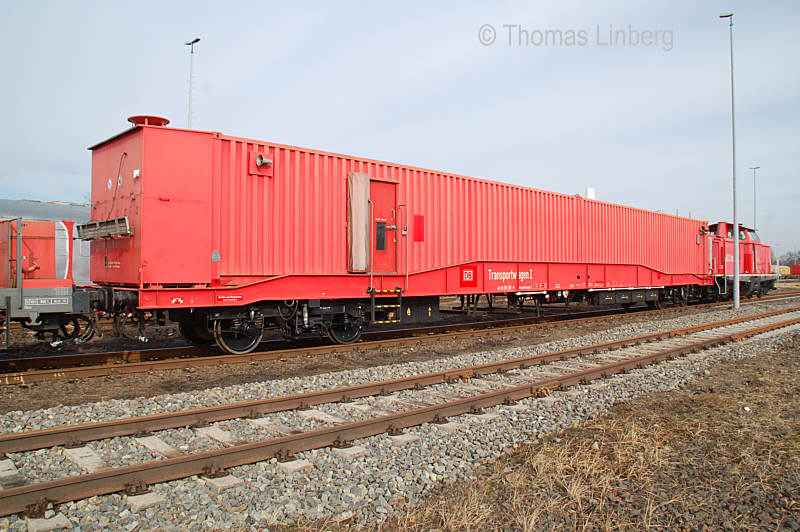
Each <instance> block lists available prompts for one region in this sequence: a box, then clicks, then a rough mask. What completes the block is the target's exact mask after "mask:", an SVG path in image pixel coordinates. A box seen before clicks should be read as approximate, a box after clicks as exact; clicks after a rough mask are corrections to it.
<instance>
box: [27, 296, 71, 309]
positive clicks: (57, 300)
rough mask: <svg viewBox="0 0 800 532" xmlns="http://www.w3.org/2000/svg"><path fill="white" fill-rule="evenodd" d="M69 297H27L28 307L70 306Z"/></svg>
mask: <svg viewBox="0 0 800 532" xmlns="http://www.w3.org/2000/svg"><path fill="white" fill-rule="evenodd" d="M69 304H70V302H69V298H68V297H26V298H25V306H26V307H39V306H44V305H69Z"/></svg>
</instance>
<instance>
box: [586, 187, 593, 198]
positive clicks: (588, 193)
mask: <svg viewBox="0 0 800 532" xmlns="http://www.w3.org/2000/svg"><path fill="white" fill-rule="evenodd" d="M586 199H595V197H594V187H586Z"/></svg>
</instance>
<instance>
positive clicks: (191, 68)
mask: <svg viewBox="0 0 800 532" xmlns="http://www.w3.org/2000/svg"><path fill="white" fill-rule="evenodd" d="M198 42H200V37H195V38H194V39H192V40H191V41H186V42H185V43H183V44H185V45H186V46H188V47H189V50H190V51H189V106H188V110H187V112H186V127H187V128H188V129H192V81H193V79H194V45H195V44H197V43H198Z"/></svg>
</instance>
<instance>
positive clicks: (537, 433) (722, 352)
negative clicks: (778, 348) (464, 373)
mask: <svg viewBox="0 0 800 532" xmlns="http://www.w3.org/2000/svg"><path fill="white" fill-rule="evenodd" d="M789 306H794V305H793V304H792V303H789V304H787V303H766V302H765V303H764V304H761V305H754V306H750V307H748V308H747V309H743V311H741V312H740V313H739V314H737V315H747V314H755V313H758V312H765V311H768V310H773V309H778V308H786V307H789ZM731 317H733V313H732V312H731V311H713V312H707V313H703V314H693V315H689V316H681V317H678V318H675V319H672V320H666V321H661V322H658V323H636V324H630V325H625V326H621V327H616V328H613V329H609V330H608V331H603V332H598V333H594V334H590V335H586V336H582V337H579V338H574V339H568V340H560V341H557V342H550V343H547V344H542V345H539V346H536V347H532V348H525V349H522V348H513V349H495V350H492V351H487V352H477V353H469V354H463V355H458V356H454V357H449V358H445V359H438V360H428V361H422V362H412V363H404V364H396V365H392V366H384V367H374V368H363V369H358V370H350V371H344V372H337V373H330V374H324V375H315V376H310V377H303V378H291V379H285V380H281V381H269V382H264V383H249V384H244V385H237V386H231V387H227V388H217V389H211V390H205V391H202V392H192V393H183V394H172V395H164V396H159V397H154V398H151V399H133V400H112V401H103V402H99V403H92V404H89V405H82V406H69V407H67V406H60V407H55V408H49V409H44V410H38V411H29V412H23V411H14V412H9V413H8V414H6V415H4V416H2V418H1V419H0V431H2V432H15V431H20V430H29V429H40V428H47V427H52V426H58V425H63V424H75V423H84V422H89V421H98V420H102V419H112V418H116V417H126V416H131V415H146V414H151V413H158V412H164V411H175V410H181V409H186V408H194V407H199V406H213V405H218V404H223V403H229V402H235V401H244V400H252V399H258V398H263V397H270V396H275V395H283V394H288V393H296V392H300V391H310V390H315V389H321V388H328V387H336V386H344V385H349V384H357V383H361V382H368V381H372V380H380V379H388V378H396V377H400V376H405V375H411V374H416V373H423V372H431V371H440V370H443V369H446V368H452V367H459V366H464V365H472V364H477V363H482V362H486V361H489V360H497V359H503V358H510V357H515V356H527V355H531V354H536V353H542V352H547V351H552V350H557V349H568V348H572V347H577V346H580V345H587V344H592V343H598V342H603V341H609V340H612V339H617V338H621V337H629V336H635V335H640V334H647V333H651V332H656V331H658V330H663V329H665V328H680V327H688V326H693V325H699V324H701V323H708V322H715V321H721V320H724V319H728V318H731ZM798 334H800V327H798V326H795V327H793V328H791V329H784V330H782V331H776V332H774V333H769V334H766V335H762V336H760V337H758V338H755V339H752V340H748V341H745V342H741V343H738V344H736V345H731V346H724V347H721V348H717V349H714V350H710V351H706V352H704V353H699V354H695V355H691V356H688V357H685V358H682V359H678V360H675V361H672V362H669V363H665V364H661V365H659V366H657V367H654V368H647V369H644V370H639V371H635V372H631V373H630V374H627V375H621V376H617V377H613V378H611V379H609V380H607V381H604V382H603V383H598V384H594V385H591V386H585V387H578V388H575V389H572V390H569V391H566V392H556V393H555V394H554V395H553V396H552V397H549V398H544V399H536V400H526V401H522V402H521V403H520V404H521V405H523V406H528V407H530V410H527V411H524V410H519V409H514V408H509V407H502V406H501V407H496V408H494V409H491V410H489V411H488V412H490V413H496V414H498V417H497V418H495V419H493V420H491V421H487V422H479V421H477V420H476V419H475V418H472V417H470V416H461V417H459V418H456V419H454V421H457V422H459V423H463V424H464V427H463V428H462V429H461V430H458V431H456V432H454V433H452V434H447V433H444V432H443V431H442V430H441V429H440V428H439V427H437V426H435V425H423V426H421V427H416V428H413V429H409V430H408V431H407V432H408V433H413V434H416V435H418V436H420V440H418V441H417V442H414V443H411V444H409V445H408V446H403V447H395V446H392V445H391V443H390V441H389V439H388V438H387V437H386V436H385V435H380V436H375V437H372V438H367V439H364V440H361V441H359V442H357V443H358V444H359V445H363V446H365V447H366V448H367V451H368V454H367V455H366V456H362V457H359V458H356V459H343V458H340V457H338V456H337V455H336V454H334V453H332V452H331V451H330V450H329V449H320V450H316V451H309V452H306V453H300V455H299V456H298V458H304V459H306V460H308V461H310V462H311V463H312V464H313V468H312V469H311V470H310V471H308V472H304V473H295V474H284V473H282V472H280V470H279V469H278V467H277V465H276V463H275V461H274V460H272V461H269V462H262V463H259V464H253V465H248V466H242V467H237V468H233V469H232V470H231V473H232V474H234V475H235V476H237V477H238V478H240V479H242V480H243V481H244V482H243V484H242V485H240V486H238V487H235V488H232V489H230V490H227V491H225V492H221V493H215V492H213V491H211V490H210V489H208V487H206V486H205V485H204V482H203V481H202V480H201V479H198V478H197V477H192V478H189V479H184V480H180V481H174V482H169V483H165V484H161V485H157V486H154V487H153V491H155V492H157V493H161V494H163V495H164V496H165V497H166V499H167V501H169V503H168V504H166V505H163V506H159V507H154V508H150V509H147V510H145V511H144V512H141V513H138V514H132V513H131V512H130V511H129V510H128V509H127V505H126V503H125V501H124V498H123V497H121V496H119V495H112V496H107V497H93V498H91V499H87V500H82V501H77V502H75V503H68V504H66V505H62V506H61V507H60V508H59V511H61V512H63V513H64V515H65V516H66V517H67V518H68V519H70V521H71V522H72V523H73V524H74V525H76V526H79V527H81V528H82V529H87V530H88V529H100V528H104V527H112V528H125V529H128V530H133V529H135V528H137V527H142V528H148V529H150V528H160V529H186V528H197V527H205V528H215V527H229V526H238V527H244V528H248V527H250V526H252V527H255V528H258V527H263V526H265V525H269V524H274V523H286V522H292V521H294V520H296V519H298V518H300V519H305V518H308V519H326V518H332V519H344V518H350V517H353V516H358V517H359V518H361V519H377V520H383V519H385V518H386V517H387V516H388V515H389V514H390V513H392V512H393V511H395V510H397V509H398V508H402V507H404V506H406V505H407V504H415V503H418V502H419V501H420V500H421V499H422V497H424V496H425V495H426V494H427V493H429V492H430V491H431V490H432V489H434V488H435V487H437V486H439V485H440V483H441V482H442V481H445V482H448V481H457V480H469V479H471V478H473V475H474V473H473V468H474V467H475V466H476V465H477V464H479V463H481V461H484V460H489V459H493V458H495V457H497V456H498V455H501V454H502V453H503V452H504V451H505V450H507V449H509V448H513V447H515V446H517V445H519V444H520V443H522V442H525V441H530V440H532V439H535V438H540V437H541V436H542V435H545V434H548V433H550V432H553V431H555V430H559V429H561V428H564V427H568V426H572V425H574V424H577V423H581V422H583V421H585V420H587V419H590V418H592V417H594V416H596V415H597V414H598V413H599V412H602V411H603V410H605V409H607V408H608V407H609V406H611V405H613V404H614V403H617V402H619V401H623V400H626V399H629V398H631V397H635V396H637V395H640V394H643V393H648V392H652V391H657V390H669V389H674V388H675V387H677V386H679V385H680V384H681V383H684V382H686V381H687V380H688V379H690V378H691V377H693V376H694V375H697V374H698V373H700V372H702V371H703V370H704V369H705V368H706V367H707V366H708V365H709V364H713V363H715V362H717V361H719V360H723V359H736V358H742V357H747V356H752V355H753V354H755V353H756V352H758V351H759V350H763V349H766V350H768V349H772V348H774V346H775V345H776V343H777V342H778V341H779V340H780V339H781V338H783V337H785V336H787V335H798ZM398 395H400V397H403V395H402V394H398ZM407 395H408V397H409V398H411V397H412V396H413V393H409V394H407ZM362 402H363V403H365V404H367V405H371V406H374V407H375V408H383V409H388V408H391V406H390V405H387V404H386V403H385V399H383V398H368V399H364V400H362ZM317 409H318V410H321V411H323V412H328V413H330V414H332V415H339V414H340V412H341V410H340V407H339V406H338V405H322V406H320V407H317ZM363 415H366V414H362V416H363ZM351 417H352V418H358V417H359V414H357V413H353V415H352V416H351ZM272 418H273V419H274V420H275V421H277V422H280V423H282V424H284V425H287V426H290V427H292V428H297V429H301V430H308V429H311V428H316V427H319V426H322V425H321V424H320V423H319V422H317V421H313V420H309V419H303V418H301V417H300V416H298V415H297V414H296V413H294V412H286V413H278V414H275V415H273V416H272ZM218 426H221V427H222V428H225V429H227V430H230V431H231V432H232V433H234V434H236V435H237V437H240V438H250V439H255V438H263V437H266V435H265V433H264V432H263V431H260V430H256V429H254V428H253V427H252V426H251V425H250V424H248V423H246V422H245V421H242V420H234V421H230V422H224V423H221V424H218ZM158 435H159V437H161V438H162V440H164V441H165V442H167V443H169V444H170V445H173V446H174V447H176V448H179V449H181V450H182V451H183V452H195V451H199V450H206V449H209V448H215V447H218V446H219V445H221V444H218V443H215V442H213V441H211V440H207V439H201V438H198V437H196V436H195V435H194V433H193V432H192V431H191V430H189V429H174V430H170V431H164V432H160V433H158ZM91 447H92V448H93V449H94V450H95V451H96V452H97V453H98V454H99V455H100V456H101V457H102V458H104V459H105V460H106V462H107V463H108V464H109V465H112V466H118V465H123V464H124V463H135V462H140V461H145V460H151V459H155V458H157V457H155V456H153V455H152V454H151V453H150V452H149V451H146V450H144V449H143V448H142V447H139V446H137V445H136V444H135V443H133V440H132V439H130V438H114V439H112V440H107V441H105V442H94V443H92V444H91ZM11 458H12V459H14V461H15V463H16V465H17V466H18V467H19V469H20V471H21V473H23V474H24V475H26V476H28V477H29V478H30V479H31V480H42V479H45V478H57V477H61V476H64V475H66V474H75V473H77V472H78V471H77V468H76V466H74V465H73V464H72V463H71V462H69V461H68V460H66V458H65V457H64V456H63V452H62V450H61V449H58V448H56V449H45V450H42V451H36V452H35V453H20V454H15V455H12V456H11ZM0 526H10V527H11V528H12V529H14V530H22V529H24V527H25V525H24V521H22V520H20V519H19V518H17V517H16V516H13V517H7V518H4V519H0Z"/></svg>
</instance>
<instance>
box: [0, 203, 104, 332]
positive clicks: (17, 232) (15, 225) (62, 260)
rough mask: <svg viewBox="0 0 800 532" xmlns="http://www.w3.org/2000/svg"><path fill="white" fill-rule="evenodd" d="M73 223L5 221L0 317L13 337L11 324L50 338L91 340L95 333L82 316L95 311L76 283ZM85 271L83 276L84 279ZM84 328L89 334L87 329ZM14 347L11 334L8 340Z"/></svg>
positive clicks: (0, 231)
mask: <svg viewBox="0 0 800 532" xmlns="http://www.w3.org/2000/svg"><path fill="white" fill-rule="evenodd" d="M74 224H75V222H73V221H70V220H61V221H42V220H21V219H19V218H17V219H13V220H0V317H2V323H3V327H2V329H0V332H7V331H8V330H9V327H8V326H9V324H10V322H11V321H18V322H19V323H20V324H21V325H22V326H23V327H25V328H27V329H31V330H33V331H36V332H37V336H39V337H40V338H42V339H44V338H45V334H46V333H47V334H51V335H52V339H53V340H58V339H62V340H64V339H67V338H77V337H80V338H81V339H82V340H87V339H89V338H90V337H91V336H90V333H91V332H92V331H93V329H92V328H91V327H90V325H91V324H90V323H89V320H88V319H87V318H85V317H84V316H81V315H79V313H81V312H86V311H88V310H89V305H90V295H89V294H88V293H87V292H86V291H85V290H83V289H80V288H76V287H75V284H74V281H73V263H75V265H78V263H79V260H80V256H79V257H78V259H77V260H75V261H73V253H74V252H78V253H79V254H80V251H81V249H80V246H79V245H74V243H73V236H72V235H73V227H74ZM80 272H81V270H80V269H79V268H78V269H77V272H76V273H78V274H79V275H80ZM82 329H83V331H84V332H83V334H81V330H82ZM4 343H5V346H6V347H8V345H9V335H8V334H6V336H5V338H4Z"/></svg>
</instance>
